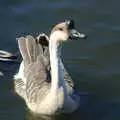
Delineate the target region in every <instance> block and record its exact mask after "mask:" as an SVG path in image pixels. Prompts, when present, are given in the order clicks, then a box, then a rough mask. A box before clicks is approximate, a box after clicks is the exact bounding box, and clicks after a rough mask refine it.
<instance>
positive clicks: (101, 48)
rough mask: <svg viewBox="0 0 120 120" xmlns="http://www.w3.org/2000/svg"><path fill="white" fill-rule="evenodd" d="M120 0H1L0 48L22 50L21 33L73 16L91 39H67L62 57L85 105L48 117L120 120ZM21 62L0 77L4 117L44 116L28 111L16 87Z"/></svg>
mask: <svg viewBox="0 0 120 120" xmlns="http://www.w3.org/2000/svg"><path fill="white" fill-rule="evenodd" d="M119 4H120V1H118V0H111V1H108V0H106V1H104V0H51V1H50V0H44V1H43V0H41V1H40V0H17V1H15V0H10V1H9V0H4V1H0V16H1V17H0V26H1V27H0V40H1V44H0V49H3V50H7V51H10V52H14V53H15V52H16V51H17V50H18V46H17V42H16V37H19V36H21V35H26V34H28V33H31V34H33V35H37V34H39V33H41V32H46V33H48V32H49V30H50V28H51V27H52V25H54V24H56V23H58V22H61V21H63V20H65V19H69V18H71V19H74V20H75V22H76V29H77V30H78V31H81V32H84V33H86V34H87V35H88V39H87V40H79V41H76V42H69V43H65V44H64V48H63V60H64V63H65V66H66V68H67V69H68V71H69V73H70V74H71V76H72V78H73V80H74V81H75V84H76V87H77V88H78V89H80V90H81V91H90V92H93V93H94V94H93V95H89V96H82V97H81V107H80V109H79V110H78V111H77V112H75V113H73V114H71V115H67V116H63V115H62V116H58V117H47V118H44V119H45V120H48V119H51V120H59V119H60V120H65V119H70V120H78V119H81V120H120V95H119V93H120V87H119V86H120V62H119V61H120V55H119V52H120V40H119V38H120V34H119V32H120V23H119V21H120V15H119ZM17 66H18V65H10V64H7V65H6V64H4V63H0V68H3V67H12V68H11V71H10V72H9V74H8V72H7V71H6V70H4V71H3V73H4V75H5V76H0V80H1V82H0V89H1V90H0V93H1V97H0V102H1V103H0V120H8V119H9V120H24V119H27V120H42V119H43V118H40V117H38V116H34V115H32V114H30V113H28V112H26V111H27V110H26V108H25V103H24V101H23V100H21V99H20V98H19V97H18V96H17V95H15V94H14V93H13V92H11V86H12V82H11V79H12V75H13V74H14V73H15V71H17Z"/></svg>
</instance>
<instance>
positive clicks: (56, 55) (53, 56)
mask: <svg viewBox="0 0 120 120" xmlns="http://www.w3.org/2000/svg"><path fill="white" fill-rule="evenodd" d="M59 44H60V43H58V41H55V40H52V39H50V41H49V51H50V65H51V79H52V82H51V90H52V91H53V92H55V91H57V89H58V88H60V87H63V88H64V89H65V83H64V72H63V69H61V66H60V52H61V51H60V46H59Z"/></svg>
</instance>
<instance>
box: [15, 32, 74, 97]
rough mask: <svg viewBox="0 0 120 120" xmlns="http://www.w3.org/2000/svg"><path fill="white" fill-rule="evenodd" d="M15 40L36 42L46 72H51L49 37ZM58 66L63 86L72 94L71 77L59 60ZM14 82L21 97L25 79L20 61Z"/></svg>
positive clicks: (29, 37) (22, 64) (72, 83)
mask: <svg viewBox="0 0 120 120" xmlns="http://www.w3.org/2000/svg"><path fill="white" fill-rule="evenodd" d="M17 39H19V40H20V39H33V40H35V39H36V40H37V41H38V44H39V46H40V47H41V48H42V49H41V51H42V53H43V59H44V63H45V64H47V66H48V68H47V70H48V71H49V72H51V67H50V55H49V37H48V36H47V35H46V34H45V33H42V34H39V35H38V36H37V37H36V38H35V37H33V36H31V35H29V36H28V35H27V36H26V37H20V38H17ZM60 65H61V68H63V71H64V80H65V84H66V87H67V91H68V92H69V93H70V94H72V93H73V92H74V89H73V88H74V82H73V81H72V79H71V76H70V75H69V73H68V72H67V70H66V69H65V67H64V64H63V63H62V61H61V60H60ZM48 78H49V80H51V78H50V75H49V77H48ZM14 81H15V82H16V84H15V91H16V92H17V93H18V94H19V95H20V96H21V97H24V96H23V94H22V93H23V91H25V89H26V78H25V76H24V62H23V61H22V62H21V64H20V67H19V71H18V73H17V74H15V75H14Z"/></svg>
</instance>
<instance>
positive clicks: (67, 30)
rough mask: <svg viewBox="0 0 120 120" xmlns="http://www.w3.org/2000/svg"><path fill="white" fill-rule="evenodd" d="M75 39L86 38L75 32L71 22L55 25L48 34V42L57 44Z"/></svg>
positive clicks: (73, 24)
mask: <svg viewBox="0 0 120 120" xmlns="http://www.w3.org/2000/svg"><path fill="white" fill-rule="evenodd" d="M76 38H86V35H85V34H83V33H79V32H78V31H77V30H75V23H74V21H73V20H67V21H65V22H62V23H59V24H57V25H55V26H54V27H53V29H52V31H51V34H50V40H54V41H57V42H63V41H67V40H70V39H76Z"/></svg>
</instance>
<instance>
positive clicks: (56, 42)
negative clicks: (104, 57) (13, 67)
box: [18, 20, 86, 115]
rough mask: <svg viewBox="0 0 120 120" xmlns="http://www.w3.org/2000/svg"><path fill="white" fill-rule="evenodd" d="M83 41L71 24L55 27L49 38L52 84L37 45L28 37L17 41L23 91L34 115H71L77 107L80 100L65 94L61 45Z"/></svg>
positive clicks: (72, 23)
mask: <svg viewBox="0 0 120 120" xmlns="http://www.w3.org/2000/svg"><path fill="white" fill-rule="evenodd" d="M77 38H86V35H85V34H82V33H79V32H78V31H76V30H75V29H74V21H73V20H67V21H64V22H61V23H59V24H57V25H55V26H54V27H53V28H52V30H51V33H50V36H49V54H50V67H51V73H50V75H51V80H50V81H47V79H48V73H49V71H48V70H47V69H46V68H47V65H46V64H45V62H44V61H45V60H44V57H43V53H42V52H41V46H40V45H39V44H38V43H37V42H38V41H36V40H34V39H32V38H31V37H30V36H28V37H27V38H26V39H20V40H19V39H18V47H19V50H20V53H21V55H22V58H23V63H22V64H23V67H24V77H25V81H26V87H25V90H24V91H23V94H24V99H25V101H26V104H27V106H28V108H29V109H30V110H31V112H33V113H37V114H47V115H53V114H60V113H72V112H73V111H75V110H76V109H77V108H78V107H79V103H80V96H79V95H77V94H75V93H74V92H73V93H72V94H70V93H69V92H68V91H67V88H66V84H65V80H64V71H63V68H62V67H61V65H60V63H61V59H60V56H61V50H60V49H61V44H62V43H64V42H65V41H69V40H70V39H71V40H72V39H77Z"/></svg>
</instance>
